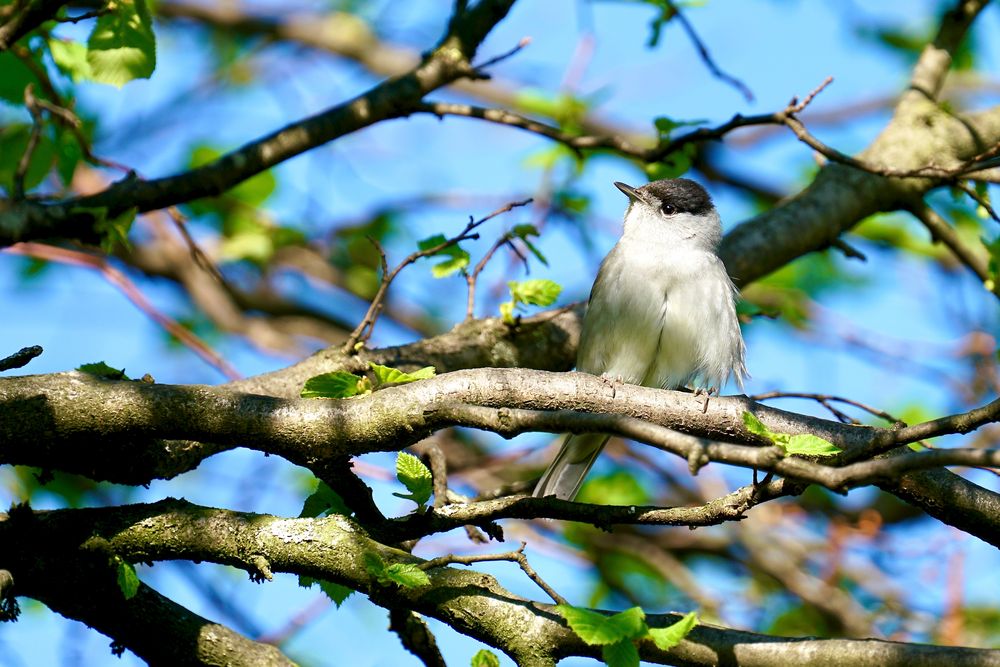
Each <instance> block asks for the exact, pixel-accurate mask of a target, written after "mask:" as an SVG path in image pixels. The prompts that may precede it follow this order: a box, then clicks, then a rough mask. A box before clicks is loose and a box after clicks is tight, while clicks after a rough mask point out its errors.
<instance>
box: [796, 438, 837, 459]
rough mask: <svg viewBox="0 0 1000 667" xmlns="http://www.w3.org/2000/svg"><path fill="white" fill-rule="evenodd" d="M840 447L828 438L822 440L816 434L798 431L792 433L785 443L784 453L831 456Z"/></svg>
mask: <svg viewBox="0 0 1000 667" xmlns="http://www.w3.org/2000/svg"><path fill="white" fill-rule="evenodd" d="M841 451H843V450H841V449H840V447H837V446H836V445H835V444H833V443H832V442H830V441H829V440H824V439H823V438H821V437H819V436H818V435H813V434H811V433H799V434H798V435H793V436H792V437H790V438H789V439H788V443H787V444H785V453H786V454H799V455H803V456H833V455H835V454H839V453H840V452H841Z"/></svg>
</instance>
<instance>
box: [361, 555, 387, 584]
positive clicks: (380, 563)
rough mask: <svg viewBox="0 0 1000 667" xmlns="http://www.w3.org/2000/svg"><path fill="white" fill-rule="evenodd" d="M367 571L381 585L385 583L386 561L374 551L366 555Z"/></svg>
mask: <svg viewBox="0 0 1000 667" xmlns="http://www.w3.org/2000/svg"><path fill="white" fill-rule="evenodd" d="M363 560H364V565H365V570H366V571H367V572H368V574H370V575H372V576H373V577H375V578H376V579H377V580H378V581H379V582H380V583H383V584H384V583H386V581H385V561H384V560H382V557H381V556H379V555H378V554H377V553H375V552H374V551H366V552H365V555H364V558H363Z"/></svg>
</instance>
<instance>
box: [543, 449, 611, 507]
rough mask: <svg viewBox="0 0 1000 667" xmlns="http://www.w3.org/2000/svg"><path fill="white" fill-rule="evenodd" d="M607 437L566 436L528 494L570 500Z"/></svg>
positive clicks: (578, 488)
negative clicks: (533, 489)
mask: <svg viewBox="0 0 1000 667" xmlns="http://www.w3.org/2000/svg"><path fill="white" fill-rule="evenodd" d="M610 437H611V436H609V435H604V434H602V433H584V434H582V435H568V436H566V440H565V441H564V442H563V444H562V447H560V448H559V453H558V454H556V458H555V459H553V461H552V463H550V464H549V468H548V470H546V471H545V474H544V475H542V478H541V479H540V480H538V485H537V486H536V487H535V491H534V492H533V493H532V494H531V495H533V496H535V497H536V498H542V497H544V496H555V497H556V498H559V499H561V500H573V498H574V497H575V496H576V492H577V491H579V490H580V485H582V484H583V478H584V477H586V475H587V472H588V471H589V470H590V467H591V466H592V465H594V461H595V460H596V459H597V455H598V454H600V453H601V450H602V449H604V445H605V443H607V441H608V439H609V438H610Z"/></svg>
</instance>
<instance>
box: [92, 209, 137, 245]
mask: <svg viewBox="0 0 1000 667" xmlns="http://www.w3.org/2000/svg"><path fill="white" fill-rule="evenodd" d="M138 212H139V209H138V208H136V207H135V206H133V207H132V208H130V209H127V210H125V211H122V212H121V213H119V214H118V215H116V216H115V217H113V218H107V217H104V218H99V219H98V220H97V222H96V223H94V229H95V230H96V231H97V232H98V233H99V234H100V235H101V248H102V249H103V250H104V252H107V253H110V252H111V251H112V250H114V249H115V247H116V246H123V247H125V248H128V247H130V245H129V240H128V233H129V230H130V229H132V223H133V222H135V216H136V214H137V213H138Z"/></svg>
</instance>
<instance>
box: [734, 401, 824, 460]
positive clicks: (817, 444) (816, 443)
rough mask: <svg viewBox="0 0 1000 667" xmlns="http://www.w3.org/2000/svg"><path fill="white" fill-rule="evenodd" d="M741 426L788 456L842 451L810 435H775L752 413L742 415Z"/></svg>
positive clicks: (820, 454) (817, 454) (816, 436)
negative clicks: (777, 447) (774, 445)
mask: <svg viewBox="0 0 1000 667" xmlns="http://www.w3.org/2000/svg"><path fill="white" fill-rule="evenodd" d="M743 425H744V426H746V428H747V430H748V431H750V432H751V433H753V434H755V435H759V436H761V437H764V438H767V439H768V440H770V441H771V442H773V443H774V444H776V445H777V446H779V447H781V448H782V449H784V450H785V453H786V454H788V455H789V456H791V455H799V456H833V455H835V454H839V453H840V452H841V451H842V450H841V449H840V448H839V447H837V446H836V445H834V444H833V443H832V442H830V441H829V440H824V439H823V438H821V437H819V436H818V435H813V434H811V433H799V434H797V435H791V434H789V433H775V432H773V431H771V430H770V429H768V428H767V427H766V426H764V424H763V423H762V422H761V421H760V420H759V419H757V417H755V416H754V415H753V414H752V413H750V412H744V413H743Z"/></svg>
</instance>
